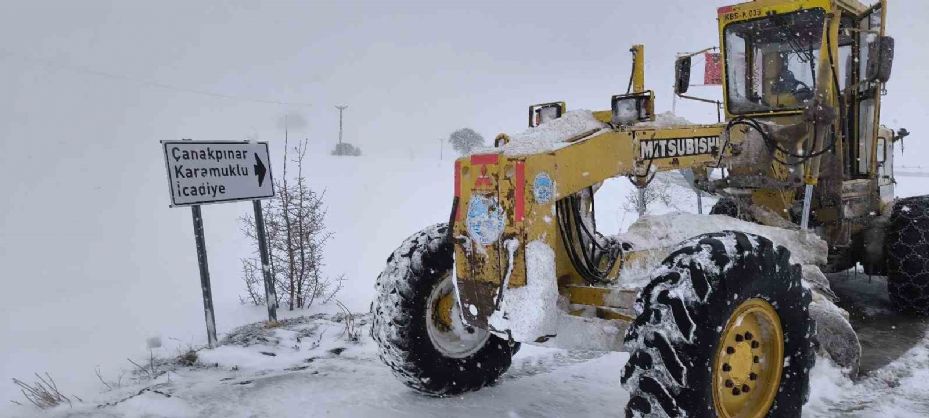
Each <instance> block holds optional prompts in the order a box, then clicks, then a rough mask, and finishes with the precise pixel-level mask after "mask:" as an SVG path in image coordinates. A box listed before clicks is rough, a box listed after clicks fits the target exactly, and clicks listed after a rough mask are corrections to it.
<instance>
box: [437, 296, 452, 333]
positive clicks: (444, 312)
mask: <svg viewBox="0 0 929 418" xmlns="http://www.w3.org/2000/svg"><path fill="white" fill-rule="evenodd" d="M454 304H455V298H454V297H453V295H452V294H451V293H448V294H445V295H442V297H440V298H439V300H437V301H436V303H435V307H434V308H433V309H432V312H433V315H432V316H433V320H434V321H435V322H436V325H439V327H441V328H442V329H443V330H446V331H447V330H449V329H451V328H452V306H453V305H454Z"/></svg>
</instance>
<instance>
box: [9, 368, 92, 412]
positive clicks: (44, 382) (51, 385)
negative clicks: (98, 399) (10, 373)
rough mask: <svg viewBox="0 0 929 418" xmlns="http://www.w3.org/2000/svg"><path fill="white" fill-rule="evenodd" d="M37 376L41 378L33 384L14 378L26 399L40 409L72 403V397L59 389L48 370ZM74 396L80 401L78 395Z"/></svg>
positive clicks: (36, 375)
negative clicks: (43, 375)
mask: <svg viewBox="0 0 929 418" xmlns="http://www.w3.org/2000/svg"><path fill="white" fill-rule="evenodd" d="M35 377H36V378H37V379H39V380H37V381H35V382H34V383H32V384H29V383H26V382H23V381H22V380H19V379H16V378H13V383H15V384H16V385H17V386H19V388H20V391H21V392H22V393H23V396H24V397H25V398H26V400H28V401H29V402H30V403H32V404H33V405H35V406H37V407H38V408H39V409H48V408H54V407H56V406H58V405H62V404H63V403H65V402H67V403H68V406H71V405H72V404H71V398H69V397H67V396H65V395H63V394H62V393H61V391H60V390H58V385H57V384H56V383H55V379H52V376H51V375H49V374H48V372H45V377H42V376H40V375H39V374H38V373H36V374H35ZM72 396H73V395H72ZM74 398H75V399H77V400H78V401H80V398H78V397H76V396H75V397H74Z"/></svg>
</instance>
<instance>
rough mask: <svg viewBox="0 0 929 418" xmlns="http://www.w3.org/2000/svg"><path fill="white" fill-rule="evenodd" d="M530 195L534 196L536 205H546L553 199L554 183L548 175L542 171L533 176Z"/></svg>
mask: <svg viewBox="0 0 929 418" xmlns="http://www.w3.org/2000/svg"><path fill="white" fill-rule="evenodd" d="M532 193H533V194H534V195H535V201H536V203H548V202H551V201H552V199H554V198H555V182H554V181H552V178H551V177H549V176H548V173H546V172H544V171H543V172H541V173H539V174H537V175H536V176H535V180H534V181H533V182H532Z"/></svg>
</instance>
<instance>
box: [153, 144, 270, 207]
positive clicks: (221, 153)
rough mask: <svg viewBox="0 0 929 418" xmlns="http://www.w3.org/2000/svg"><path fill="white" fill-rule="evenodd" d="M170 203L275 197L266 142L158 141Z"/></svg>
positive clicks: (185, 203) (193, 203)
mask: <svg viewBox="0 0 929 418" xmlns="http://www.w3.org/2000/svg"><path fill="white" fill-rule="evenodd" d="M161 146H162V148H163V150H164V154H165V167H166V168H167V170H168V185H169V186H168V187H169V189H170V192H171V206H190V205H199V204H204V203H219V202H233V201H239V200H254V199H263V198H268V197H273V196H274V182H273V181H272V179H271V161H270V159H269V158H268V143H267V142H235V141H161Z"/></svg>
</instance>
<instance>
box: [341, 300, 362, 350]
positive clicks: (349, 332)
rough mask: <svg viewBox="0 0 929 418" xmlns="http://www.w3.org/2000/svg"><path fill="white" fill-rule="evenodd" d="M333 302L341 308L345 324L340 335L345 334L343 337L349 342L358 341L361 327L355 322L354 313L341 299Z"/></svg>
mask: <svg viewBox="0 0 929 418" xmlns="http://www.w3.org/2000/svg"><path fill="white" fill-rule="evenodd" d="M335 303H336V304H337V305H339V309H341V310H342V321H343V324H344V326H345V328H343V329H342V334H341V335H340V336H345V338H346V339H347V340H349V341H351V342H358V340H359V339H360V338H361V329H360V327H358V326H357V324H356V323H355V315H354V314H352V311H350V310H349V309H348V307H346V306H345V304H344V303H342V301H340V300H337V301H335Z"/></svg>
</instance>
